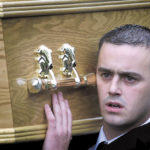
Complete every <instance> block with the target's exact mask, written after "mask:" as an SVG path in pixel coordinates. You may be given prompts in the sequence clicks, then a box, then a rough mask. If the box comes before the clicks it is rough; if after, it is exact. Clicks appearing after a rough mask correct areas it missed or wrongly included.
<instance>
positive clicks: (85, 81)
mask: <svg viewBox="0 0 150 150" xmlns="http://www.w3.org/2000/svg"><path fill="white" fill-rule="evenodd" d="M27 85H28V90H29V92H30V93H39V92H41V91H43V90H54V89H56V88H55V87H54V86H53V83H52V81H51V80H49V79H40V78H34V79H32V80H29V81H28V83H27ZM89 85H90V86H95V85H96V77H95V74H94V73H90V74H87V75H85V76H83V77H80V85H79V86H77V84H76V81H75V79H73V78H68V79H65V80H58V81H57V88H62V87H63V88H64V87H82V86H89Z"/></svg>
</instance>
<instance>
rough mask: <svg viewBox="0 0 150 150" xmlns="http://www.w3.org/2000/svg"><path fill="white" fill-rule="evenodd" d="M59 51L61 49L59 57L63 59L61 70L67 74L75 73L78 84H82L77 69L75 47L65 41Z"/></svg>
mask: <svg viewBox="0 0 150 150" xmlns="http://www.w3.org/2000/svg"><path fill="white" fill-rule="evenodd" d="M59 51H61V55H60V56H59V58H60V59H62V61H63V68H60V70H61V71H62V72H63V74H64V75H65V76H72V75H74V76H75V81H76V83H77V85H78V84H80V78H79V75H78V73H77V71H76V60H75V48H74V47H72V46H71V45H69V44H68V43H65V44H63V45H62V47H61V48H60V49H59Z"/></svg>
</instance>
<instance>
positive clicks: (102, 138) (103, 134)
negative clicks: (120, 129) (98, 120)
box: [95, 118, 150, 149]
mask: <svg viewBox="0 0 150 150" xmlns="http://www.w3.org/2000/svg"><path fill="white" fill-rule="evenodd" d="M147 123H150V118H148V120H146V121H145V122H144V123H143V124H142V125H145V124H147ZM142 125H141V126H142ZM124 134H125V133H123V134H121V135H119V136H117V137H115V138H113V139H111V140H107V138H106V136H105V133H104V129H103V126H102V127H101V129H100V132H99V135H98V139H97V142H96V145H95V149H96V148H97V146H98V144H99V143H101V142H104V141H105V142H107V143H108V144H109V143H111V142H113V141H115V140H116V139H118V138H119V137H121V136H122V135H124Z"/></svg>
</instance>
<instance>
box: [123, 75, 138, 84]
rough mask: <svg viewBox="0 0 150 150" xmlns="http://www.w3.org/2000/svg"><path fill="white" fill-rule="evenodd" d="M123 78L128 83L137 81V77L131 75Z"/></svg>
mask: <svg viewBox="0 0 150 150" xmlns="http://www.w3.org/2000/svg"><path fill="white" fill-rule="evenodd" d="M124 79H125V81H126V82H128V83H135V82H136V81H137V79H136V78H134V77H132V76H126V77H124Z"/></svg>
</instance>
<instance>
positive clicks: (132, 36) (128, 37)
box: [99, 24, 150, 50]
mask: <svg viewBox="0 0 150 150" xmlns="http://www.w3.org/2000/svg"><path fill="white" fill-rule="evenodd" d="M105 42H106V43H111V44H115V45H123V44H128V45H132V46H144V47H146V48H150V29H149V28H147V27H144V26H140V25H135V24H127V25H124V26H120V27H118V28H115V29H114V30H111V31H110V32H108V33H106V34H105V35H104V36H103V37H102V38H101V39H100V42H99V50H100V49H101V47H102V45H103V43H105Z"/></svg>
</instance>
